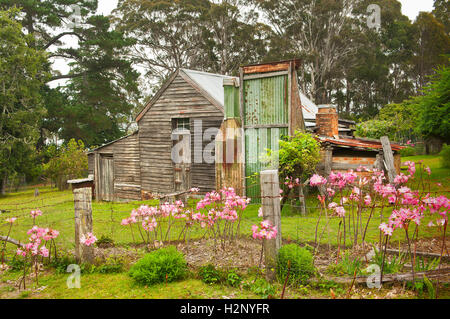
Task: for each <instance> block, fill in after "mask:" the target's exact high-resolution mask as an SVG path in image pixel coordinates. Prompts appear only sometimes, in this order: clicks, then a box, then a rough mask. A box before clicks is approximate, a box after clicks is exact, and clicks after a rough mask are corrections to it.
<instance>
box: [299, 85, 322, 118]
mask: <svg viewBox="0 0 450 319" xmlns="http://www.w3.org/2000/svg"><path fill="white" fill-rule="evenodd" d="M299 93H300V101H301V102H302V106H303V108H302V109H303V118H304V119H305V121H306V120H313V121H314V122H316V114H317V112H319V108H318V107H317V105H316V104H314V102H313V101H311V100H310V99H308V97H307V96H306V95H305V94H304V93H303V92H302V91H299Z"/></svg>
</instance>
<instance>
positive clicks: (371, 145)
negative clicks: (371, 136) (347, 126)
mask: <svg viewBox="0 0 450 319" xmlns="http://www.w3.org/2000/svg"><path fill="white" fill-rule="evenodd" d="M318 138H319V140H320V141H321V142H323V143H330V144H333V145H336V146H343V147H351V148H360V149H374V150H380V149H383V145H382V144H381V142H380V141H376V140H368V139H358V138H339V139H335V138H331V137H326V136H319V137H318ZM391 148H392V150H393V151H400V150H401V149H403V148H404V147H403V146H401V145H398V144H396V143H391Z"/></svg>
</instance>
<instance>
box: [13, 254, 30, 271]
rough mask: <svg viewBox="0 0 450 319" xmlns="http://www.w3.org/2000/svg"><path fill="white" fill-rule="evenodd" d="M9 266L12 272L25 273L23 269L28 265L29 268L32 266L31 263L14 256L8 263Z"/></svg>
mask: <svg viewBox="0 0 450 319" xmlns="http://www.w3.org/2000/svg"><path fill="white" fill-rule="evenodd" d="M8 265H9V266H10V267H11V268H10V271H13V272H15V271H23V267H24V266H25V265H26V266H27V267H30V266H31V263H30V262H29V261H27V262H25V260H24V258H20V257H18V256H17V255H14V256H13V258H12V259H11V260H9V261H8Z"/></svg>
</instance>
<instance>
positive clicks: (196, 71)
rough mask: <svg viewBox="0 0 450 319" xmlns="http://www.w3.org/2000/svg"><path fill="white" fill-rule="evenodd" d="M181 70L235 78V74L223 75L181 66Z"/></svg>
mask: <svg viewBox="0 0 450 319" xmlns="http://www.w3.org/2000/svg"><path fill="white" fill-rule="evenodd" d="M181 70H183V71H188V72H195V73H200V74H205V75H212V76H217V77H227V78H237V77H236V76H232V75H224V74H218V73H211V72H206V71H199V70H193V69H186V68H181Z"/></svg>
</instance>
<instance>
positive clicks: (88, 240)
mask: <svg viewBox="0 0 450 319" xmlns="http://www.w3.org/2000/svg"><path fill="white" fill-rule="evenodd" d="M96 241H97V237H95V236H94V234H93V233H87V234H86V236H85V235H83V236H81V238H80V243H82V244H83V245H85V246H88V247H89V246H91V245H93V244H94V243H95V242H96Z"/></svg>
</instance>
